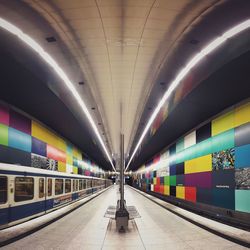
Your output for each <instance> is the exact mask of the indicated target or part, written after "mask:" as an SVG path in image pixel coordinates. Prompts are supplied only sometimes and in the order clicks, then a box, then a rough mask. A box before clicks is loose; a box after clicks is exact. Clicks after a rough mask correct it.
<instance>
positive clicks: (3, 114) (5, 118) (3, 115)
mask: <svg viewBox="0 0 250 250" xmlns="http://www.w3.org/2000/svg"><path fill="white" fill-rule="evenodd" d="M9 121H10V115H9V108H8V107H6V106H4V105H2V104H0V123H2V124H4V125H7V126H9Z"/></svg>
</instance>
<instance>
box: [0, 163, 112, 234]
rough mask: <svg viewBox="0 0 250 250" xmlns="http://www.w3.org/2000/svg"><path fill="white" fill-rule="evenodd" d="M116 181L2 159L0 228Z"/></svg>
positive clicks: (74, 199) (35, 215) (55, 207)
mask: <svg viewBox="0 0 250 250" xmlns="http://www.w3.org/2000/svg"><path fill="white" fill-rule="evenodd" d="M110 185H112V182H111V181H110V180H108V179H101V178H96V177H88V176H82V175H76V174H67V173H61V172H56V171H50V170H44V169H37V168H32V167H24V166H17V165H9V164H3V163H0V229H3V228H6V227H10V226H13V225H16V224H18V223H21V222H24V221H26V220H29V219H31V218H34V217H37V216H41V215H43V214H45V213H48V212H51V211H53V210H55V209H58V208H60V207H62V206H66V205H68V204H70V203H72V202H75V201H77V200H79V199H82V198H84V197H86V196H88V195H90V194H93V193H94V192H97V191H99V190H101V189H104V188H106V187H108V186H110Z"/></svg>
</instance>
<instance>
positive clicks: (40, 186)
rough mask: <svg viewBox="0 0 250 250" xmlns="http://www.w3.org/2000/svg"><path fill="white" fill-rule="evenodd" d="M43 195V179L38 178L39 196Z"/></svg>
mask: <svg viewBox="0 0 250 250" xmlns="http://www.w3.org/2000/svg"><path fill="white" fill-rule="evenodd" d="M43 197H44V179H43V178H39V198H43Z"/></svg>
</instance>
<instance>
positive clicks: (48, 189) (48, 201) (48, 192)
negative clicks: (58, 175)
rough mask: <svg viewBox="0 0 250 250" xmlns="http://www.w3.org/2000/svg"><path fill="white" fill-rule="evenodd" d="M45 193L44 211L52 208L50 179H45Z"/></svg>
mask: <svg viewBox="0 0 250 250" xmlns="http://www.w3.org/2000/svg"><path fill="white" fill-rule="evenodd" d="M45 180H46V192H45V211H47V210H50V209H51V208H53V199H52V187H53V185H52V182H53V180H52V178H48V177H46V179H45Z"/></svg>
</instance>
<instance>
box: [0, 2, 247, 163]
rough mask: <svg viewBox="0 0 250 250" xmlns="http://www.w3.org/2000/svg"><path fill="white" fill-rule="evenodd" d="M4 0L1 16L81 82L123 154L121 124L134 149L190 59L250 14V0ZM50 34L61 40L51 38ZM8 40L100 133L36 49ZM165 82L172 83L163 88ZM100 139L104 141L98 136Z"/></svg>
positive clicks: (113, 149) (82, 122)
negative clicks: (28, 51) (25, 50)
mask: <svg viewBox="0 0 250 250" xmlns="http://www.w3.org/2000/svg"><path fill="white" fill-rule="evenodd" d="M236 2H237V3H236ZM0 6H1V8H0V17H2V18H5V19H6V20H8V21H9V22H11V23H13V24H15V25H16V26H18V27H20V28H21V29H22V30H23V31H25V32H26V33H27V34H28V35H30V36H31V37H32V38H34V39H35V40H36V41H37V42H38V43H39V44H40V45H41V46H42V47H43V48H44V49H45V50H46V51H47V52H48V53H49V54H51V55H52V56H53V58H55V60H56V61H57V62H58V63H59V64H60V66H61V67H62V68H63V69H64V70H65V72H66V73H67V75H68V76H69V78H70V79H71V80H72V82H74V84H75V87H76V89H77V91H78V92H79V93H80V95H81V97H82V99H84V101H85V102H86V104H87V106H88V108H89V110H90V111H91V114H92V116H93V118H94V120H95V122H96V124H98V125H99V130H100V133H101V134H102V137H103V141H105V143H106V145H107V147H108V148H109V151H110V153H112V155H113V157H114V158H116V155H117V154H118V153H119V144H120V142H119V139H120V136H119V134H120V132H121V130H122V131H123V133H124V136H125V138H124V139H125V151H126V153H127V154H129V152H131V150H132V149H133V147H134V143H135V142H136V141H137V140H138V136H139V134H140V130H141V127H140V125H141V124H142V123H143V121H144V122H145V121H146V120H147V119H148V117H149V114H150V111H149V110H148V107H149V106H150V107H154V106H155V103H156V100H158V98H160V97H161V96H162V94H163V89H164V88H167V83H169V82H170V80H171V79H172V78H173V77H174V76H175V74H176V72H178V70H179V69H180V68H181V67H182V65H183V64H184V63H186V61H187V59H188V58H190V56H191V55H193V54H194V53H196V52H197V51H199V50H200V48H202V47H203V45H204V44H206V43H207V42H208V41H210V40H211V39H212V38H214V37H216V36H218V34H220V33H222V32H223V31H225V29H227V28H229V27H231V26H232V25H234V24H237V23H238V22H239V21H242V20H244V19H245V18H246V17H247V16H248V17H249V1H247V0H238V1H232V0H229V1H226V0H221V1H218V0H200V1H193V0H178V1H173V0H70V1H67V0H23V1H18V0H13V1H8V0H2V1H1V2H0ZM49 37H50V38H51V37H52V38H55V40H56V41H54V42H50V43H48V42H47V40H46V38H49ZM52 40H53V39H52ZM4 46H6V47H8V48H9V51H12V50H13V51H15V52H16V53H14V52H13V51H12V54H14V57H15V58H16V60H17V61H18V62H19V63H21V64H22V65H25V67H26V68H28V69H29V70H30V71H31V72H33V73H34V74H36V75H38V77H39V78H43V82H44V84H45V85H46V86H47V87H48V89H49V90H50V91H52V92H53V93H54V94H55V95H56V96H57V97H58V98H59V99H60V101H61V102H62V103H63V104H64V105H65V107H67V109H68V110H69V111H70V112H71V114H72V115H73V116H74V117H75V118H76V120H77V122H78V123H79V126H80V127H81V128H82V130H81V131H83V132H82V133H83V134H84V133H87V134H88V135H86V138H92V139H93V138H95V136H94V134H93V132H92V131H91V129H90V128H89V126H88V125H86V124H87V121H86V119H84V118H83V117H82V115H81V114H82V113H81V112H80V111H79V107H78V104H77V103H76V102H75V100H74V98H73V97H72V96H70V95H69V94H68V93H67V90H66V89H65V88H64V87H63V85H62V84H61V82H60V81H59V80H58V79H56V77H54V76H53V74H52V73H51V72H48V71H46V72H47V73H48V75H46V76H44V75H41V73H39V72H38V70H37V68H36V67H35V66H34V63H35V64H41V62H38V60H37V59H34V56H30V57H27V58H23V57H22V54H20V52H19V51H18V48H19V47H20V46H19V47H18V46H16V48H14V47H13V46H15V42H13V43H11V44H8V42H5V43H4ZM20 48H21V47H20ZM235 56H236V54H235ZM233 58H234V57H228V58H227V59H225V60H224V61H223V60H222V61H220V63H219V65H217V68H216V67H215V68H209V70H205V71H202V73H203V78H202V77H200V78H197V81H198V82H201V81H202V80H205V79H206V78H207V77H208V76H209V75H211V74H212V73H213V72H215V71H216V70H217V69H219V68H220V67H221V66H222V65H224V64H225V63H227V62H228V61H227V60H229V59H230V60H231V59H233ZM39 67H40V68H41V67H42V66H41V65H40V66H39ZM40 68H39V69H40ZM79 82H83V83H84V85H79ZM159 82H165V83H166V85H165V86H163V87H162V86H161V87H160V88H159V85H158V84H159ZM37 118H38V119H39V117H37ZM54 127H55V129H56V128H57V127H58V128H59V127H60V126H56V125H54ZM64 130H65V131H66V129H64ZM64 130H63V129H59V131H58V132H60V133H62V134H63V135H64V136H66V137H69V138H68V139H70V140H73V142H74V141H76V135H74V136H73V135H70V134H69V133H68V134H67V133H66V134H65V131H64ZM71 137H72V138H71ZM94 141H95V139H94ZM77 144H78V145H80V144H81V143H80V141H78V142H77ZM86 144H87V143H86ZM94 145H95V147H99V145H98V143H96V142H94ZM80 146H81V147H82V149H83V150H84V151H85V152H89V154H90V155H91V156H92V157H94V158H98V160H99V162H101V163H102V164H103V165H105V166H107V161H106V160H105V157H104V156H102V157H100V156H99V154H100V153H99V152H101V151H100V149H98V151H96V152H95V149H94V147H92V148H91V150H90V149H87V145H83V144H81V145H80ZM138 157H139V156H138Z"/></svg>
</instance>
